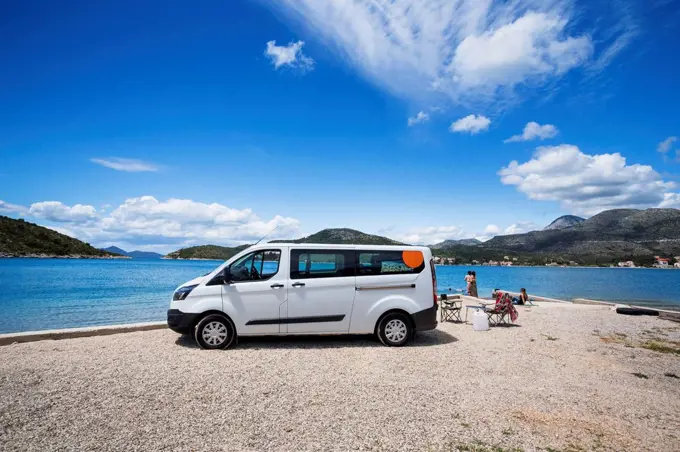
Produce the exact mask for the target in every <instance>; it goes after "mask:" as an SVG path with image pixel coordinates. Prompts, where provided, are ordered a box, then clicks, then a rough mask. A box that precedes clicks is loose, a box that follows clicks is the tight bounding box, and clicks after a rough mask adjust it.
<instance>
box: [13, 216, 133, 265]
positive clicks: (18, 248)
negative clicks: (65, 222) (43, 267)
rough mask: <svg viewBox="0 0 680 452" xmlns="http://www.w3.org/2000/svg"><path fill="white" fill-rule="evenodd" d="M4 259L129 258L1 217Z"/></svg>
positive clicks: (22, 221)
mask: <svg viewBox="0 0 680 452" xmlns="http://www.w3.org/2000/svg"><path fill="white" fill-rule="evenodd" d="M0 257H39V258H52V257H67V258H88V259H116V258H117V259H121V258H122V259H127V257H126V256H121V255H119V254H116V253H111V252H109V251H104V250H100V249H97V248H95V247H93V246H91V245H90V244H89V243H85V242H81V241H80V240H78V239H74V238H71V237H69V236H67V235H64V234H60V233H59V232H57V231H53V230H52V229H48V228H45V227H42V226H38V225H37V224H33V223H29V222H28V221H24V220H15V219H13V218H9V217H5V216H1V215H0Z"/></svg>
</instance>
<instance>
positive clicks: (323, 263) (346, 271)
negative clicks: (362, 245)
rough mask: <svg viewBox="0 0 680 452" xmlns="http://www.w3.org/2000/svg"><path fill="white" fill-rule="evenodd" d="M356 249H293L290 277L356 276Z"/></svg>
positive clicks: (291, 252)
mask: <svg viewBox="0 0 680 452" xmlns="http://www.w3.org/2000/svg"><path fill="white" fill-rule="evenodd" d="M354 259H355V258H354V251H351V250H300V249H298V250H295V249H294V250H291V251H290V278H291V279H308V278H339V277H344V276H354Z"/></svg>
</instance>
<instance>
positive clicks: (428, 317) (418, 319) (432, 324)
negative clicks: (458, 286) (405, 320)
mask: <svg viewBox="0 0 680 452" xmlns="http://www.w3.org/2000/svg"><path fill="white" fill-rule="evenodd" d="M437 308H438V306H437V305H436V304H434V305H432V307H431V308H427V309H423V310H422V311H418V312H416V313H415V314H413V316H412V317H413V323H414V325H415V330H416V331H427V330H433V329H435V328H437Z"/></svg>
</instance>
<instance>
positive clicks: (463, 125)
mask: <svg viewBox="0 0 680 452" xmlns="http://www.w3.org/2000/svg"><path fill="white" fill-rule="evenodd" d="M489 124H491V120H490V119H489V118H487V117H486V116H482V115H468V116H466V117H464V118H460V119H459V120H457V121H454V122H452V123H451V126H450V127H449V131H450V132H469V133H471V134H473V135H474V134H476V133H479V132H481V131H483V130H487V129H488V128H489Z"/></svg>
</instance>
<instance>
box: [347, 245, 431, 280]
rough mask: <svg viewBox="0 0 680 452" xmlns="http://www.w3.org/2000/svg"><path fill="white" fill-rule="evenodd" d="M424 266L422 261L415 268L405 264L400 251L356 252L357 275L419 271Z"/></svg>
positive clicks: (398, 273)
mask: <svg viewBox="0 0 680 452" xmlns="http://www.w3.org/2000/svg"><path fill="white" fill-rule="evenodd" d="M424 268H425V263H424V262H423V263H422V264H421V265H419V266H418V267H415V268H412V267H409V266H408V265H406V263H405V262H404V257H403V252H402V251H370V250H368V251H365V250H360V251H358V252H357V276H362V275H400V274H408V273H420V272H422V271H423V269H424Z"/></svg>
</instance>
